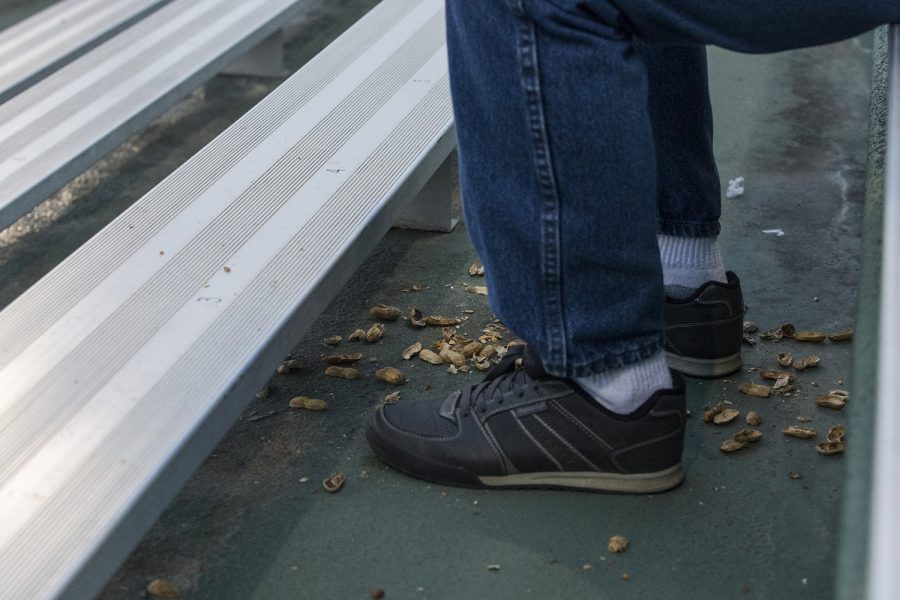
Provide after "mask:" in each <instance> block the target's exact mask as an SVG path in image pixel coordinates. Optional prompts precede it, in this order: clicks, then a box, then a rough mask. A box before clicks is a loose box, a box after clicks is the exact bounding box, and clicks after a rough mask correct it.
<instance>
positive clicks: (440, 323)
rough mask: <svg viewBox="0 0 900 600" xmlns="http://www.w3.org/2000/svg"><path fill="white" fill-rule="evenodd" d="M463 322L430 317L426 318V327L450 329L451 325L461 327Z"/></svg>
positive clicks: (434, 316)
mask: <svg viewBox="0 0 900 600" xmlns="http://www.w3.org/2000/svg"><path fill="white" fill-rule="evenodd" d="M461 322H462V321H460V320H459V319H456V318H454V317H442V316H440V315H429V316H427V317H425V324H426V325H434V326H437V327H449V326H451V325H459V324H460V323H461Z"/></svg>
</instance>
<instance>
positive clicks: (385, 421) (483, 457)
mask: <svg viewBox="0 0 900 600" xmlns="http://www.w3.org/2000/svg"><path fill="white" fill-rule="evenodd" d="M447 8H448V10H447V19H448V46H449V56H450V73H451V88H452V92H453V96H454V109H455V113H456V125H457V136H458V140H459V146H458V148H459V160H460V175H461V179H462V195H463V207H464V209H465V214H466V223H467V227H468V230H469V234H470V237H471V239H472V242H473V244H474V245H475V247H476V249H477V251H478V253H479V255H480V256H481V258H482V259H483V261H484V263H485V267H486V275H487V279H488V289H489V298H490V302H491V306H492V308H493V309H494V310H495V312H496V313H497V314H498V316H499V317H500V318H501V320H503V321H504V323H505V324H506V325H508V326H509V327H510V328H511V329H512V330H513V331H515V332H516V333H517V334H518V335H519V336H520V337H522V338H524V339H525V340H526V341H527V342H528V346H527V349H526V351H525V356H524V357H523V358H524V368H522V369H516V368H515V366H514V365H515V361H510V360H509V359H508V358H507V359H505V360H504V361H503V362H502V363H501V365H499V366H498V368H497V369H496V370H495V372H492V373H490V374H489V375H488V378H487V379H486V380H485V381H484V382H482V383H480V384H477V385H475V386H472V387H469V388H465V389H463V390H461V391H460V392H457V393H454V394H451V395H450V396H449V397H448V398H446V399H445V400H443V401H440V400H434V401H419V402H415V401H414V402H408V403H397V404H393V405H387V406H385V407H383V408H382V409H380V410H378V411H376V412H375V413H374V414H373V415H372V417H371V418H370V421H369V423H368V426H367V435H368V439H369V443H370V445H371V446H372V448H373V449H374V450H375V452H376V453H377V454H378V456H379V457H380V458H381V459H382V460H384V461H385V462H387V463H388V464H390V465H392V466H394V467H395V468H398V469H400V470H403V471H406V472H408V473H411V474H413V475H416V476H418V477H423V478H426V479H431V480H433V481H439V482H442V483H461V484H467V485H484V486H519V485H527V486H563V487H575V488H587V489H596V490H614V491H621V492H647V493H649V492H653V491H663V490H666V489H669V488H671V487H674V486H675V485H677V484H678V483H680V481H681V479H682V470H681V463H680V461H681V453H682V446H683V439H684V424H685V399H684V391H683V386H682V385H681V383H680V381H679V380H678V379H677V378H676V381H675V382H674V385H673V378H672V375H671V374H670V372H669V371H668V369H667V366H666V362H665V358H664V356H663V354H662V346H663V333H664V332H663V319H662V314H663V287H662V275H661V271H660V262H659V251H658V248H657V241H656V232H657V209H656V196H657V194H656V187H657V185H656V174H655V167H656V159H655V156H654V145H653V131H652V128H651V124H650V119H649V115H648V109H647V77H646V70H645V67H644V64H643V61H642V59H641V57H640V56H639V55H638V53H637V52H636V51H635V50H634V48H633V47H632V44H631V40H630V39H628V38H627V37H625V36H621V35H619V34H618V32H617V31H615V29H614V28H611V27H608V26H606V25H603V24H602V23H598V22H597V21H595V20H594V19H591V18H586V17H585V16H584V15H579V16H577V17H576V18H573V17H572V15H570V14H569V13H568V12H567V11H565V10H563V9H561V8H559V7H558V6H556V5H555V4H554V3H553V2H549V1H547V2H540V3H534V4H533V5H529V11H528V12H525V11H524V10H523V7H522V6H521V5H519V4H518V3H516V2H504V1H502V0H485V1H478V2H473V1H471V0H454V1H451V2H448V5H447ZM532 11H534V14H531V13H532ZM547 371H549V373H548V372H547ZM584 376H590V377H591V378H592V379H593V378H594V377H595V376H596V378H597V379H599V381H591V382H590V383H591V385H590V386H585V387H590V393H586V392H585V391H584V389H583V388H582V387H581V386H579V385H578V384H576V383H573V381H572V378H584ZM594 384H596V385H594ZM672 388H674V389H672ZM621 413H631V414H629V415H627V416H623V415H622V414H621Z"/></svg>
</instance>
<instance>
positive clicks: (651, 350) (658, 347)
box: [544, 337, 665, 379]
mask: <svg viewBox="0 0 900 600" xmlns="http://www.w3.org/2000/svg"><path fill="white" fill-rule="evenodd" d="M664 346H665V338H664V337H658V338H653V339H650V340H642V341H641V342H639V343H638V344H637V345H635V346H632V347H631V348H627V349H623V350H620V349H616V350H613V351H611V352H594V351H588V352H585V353H583V354H582V355H581V356H579V357H577V358H576V357H569V358H570V360H569V365H568V369H565V372H563V370H562V369H559V368H558V367H557V365H544V368H545V369H546V371H547V372H548V373H550V374H551V375H554V376H556V377H568V378H570V379H571V378H576V377H589V376H591V375H596V374H598V373H603V372H605V371H610V370H612V369H619V368H621V367H624V366H626V365H630V364H634V363H636V362H640V361H642V360H646V359H648V358H650V357H652V356H654V355H655V354H657V353H658V352H661V351H662V350H663V348H664Z"/></svg>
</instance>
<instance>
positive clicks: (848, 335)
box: [828, 327, 853, 342]
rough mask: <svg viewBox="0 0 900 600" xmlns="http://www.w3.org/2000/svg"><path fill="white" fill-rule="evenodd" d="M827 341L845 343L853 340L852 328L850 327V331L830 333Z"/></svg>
mask: <svg viewBox="0 0 900 600" xmlns="http://www.w3.org/2000/svg"><path fill="white" fill-rule="evenodd" d="M828 339H829V340H831V341H832V342H846V341H847V340H851V339H853V328H852V327H851V328H850V329H845V330H843V331H838V332H837V333H832V334H831V335H829V336H828Z"/></svg>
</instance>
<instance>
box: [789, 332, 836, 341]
mask: <svg viewBox="0 0 900 600" xmlns="http://www.w3.org/2000/svg"><path fill="white" fill-rule="evenodd" d="M827 337H828V334H827V333H822V332H819V331H795V332H794V340H795V341H798V342H813V343H819V342H824V341H825V338H827Z"/></svg>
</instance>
